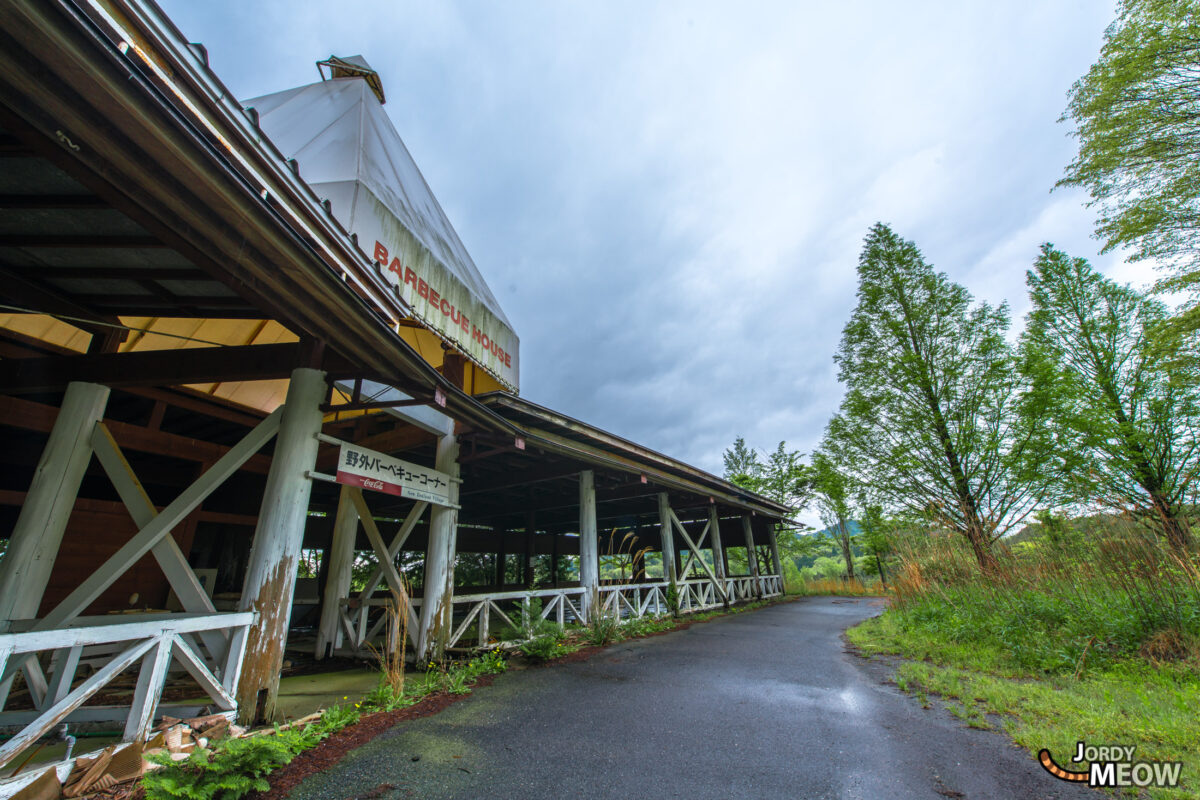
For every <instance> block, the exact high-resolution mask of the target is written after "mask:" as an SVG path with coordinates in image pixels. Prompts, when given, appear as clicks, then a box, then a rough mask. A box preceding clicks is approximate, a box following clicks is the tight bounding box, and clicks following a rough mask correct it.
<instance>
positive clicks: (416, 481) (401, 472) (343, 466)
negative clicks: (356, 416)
mask: <svg viewBox="0 0 1200 800" xmlns="http://www.w3.org/2000/svg"><path fill="white" fill-rule="evenodd" d="M336 477H337V482H338V483H344V484H346V485H348V486H358V487H361V488H363V489H369V490H371V491H373V492H383V493H384V494H391V495H395V496H397V497H408V498H412V499H413V500H425V501H427V502H430V503H437V504H438V505H443V506H449V505H453V503H451V502H450V482H451V480H452V479H451V477H450V476H449V475H447V474H446V473H444V472H438V471H437V470H436V469H429V468H428V467H422V466H420V465H419V464H413V463H412V462H409V461H403V460H401V459H399V458H392V457H391V456H386V455H384V454H383V453H377V452H375V451H374V450H367V449H366V448H364V447H358V446H356V445H352V444H343V445H342V446H341V448H340V450H339V451H338V466H337V476H336Z"/></svg>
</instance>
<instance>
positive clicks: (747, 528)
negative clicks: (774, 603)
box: [742, 514, 761, 595]
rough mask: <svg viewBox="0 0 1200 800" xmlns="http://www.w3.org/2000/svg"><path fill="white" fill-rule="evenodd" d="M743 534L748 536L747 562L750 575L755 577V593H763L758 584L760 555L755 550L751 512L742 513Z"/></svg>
mask: <svg viewBox="0 0 1200 800" xmlns="http://www.w3.org/2000/svg"><path fill="white" fill-rule="evenodd" d="M742 535H743V536H744V537H745V538H746V563H747V564H749V565H750V576H751V577H752V578H754V594H755V595H758V594H761V590H760V588H759V585H758V555H757V554H756V553H755V552H754V528H753V527H752V523H751V521H750V515H749V514H743V515H742Z"/></svg>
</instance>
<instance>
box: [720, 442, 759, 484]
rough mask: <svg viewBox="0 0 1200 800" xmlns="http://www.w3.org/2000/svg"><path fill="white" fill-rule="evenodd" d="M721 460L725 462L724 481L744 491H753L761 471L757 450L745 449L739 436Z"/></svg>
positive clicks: (744, 444) (744, 443)
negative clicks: (734, 484)
mask: <svg viewBox="0 0 1200 800" xmlns="http://www.w3.org/2000/svg"><path fill="white" fill-rule="evenodd" d="M721 458H722V459H723V460H724V462H725V479H726V480H728V481H731V482H733V483H736V484H737V485H738V486H741V487H742V488H744V489H750V490H751V491H754V490H755V487H756V486H757V485H758V480H759V477H760V475H761V474H762V469H763V465H762V461H760V460H759V458H758V451H757V450H755V449H754V448H753V447H747V446H746V440H745V439H743V438H742V437H741V436H739V437H737V438H736V439H734V441H733V445H732V446H731V447H730V448H729V449H728V450H726V451H725V452H724V453H723V454H722V456H721Z"/></svg>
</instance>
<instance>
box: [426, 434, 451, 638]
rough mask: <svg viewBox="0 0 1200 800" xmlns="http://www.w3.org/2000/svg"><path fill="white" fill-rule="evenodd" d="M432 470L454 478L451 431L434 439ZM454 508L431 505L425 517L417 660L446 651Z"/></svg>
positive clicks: (448, 632) (449, 611) (448, 636)
mask: <svg viewBox="0 0 1200 800" xmlns="http://www.w3.org/2000/svg"><path fill="white" fill-rule="evenodd" d="M434 469H436V470H438V471H440V472H445V473H447V474H449V475H450V477H452V478H457V477H458V471H459V470H458V440H457V438H456V437H455V436H454V434H447V435H446V436H442V437H440V438H439V439H438V445H437V455H436V457H435V459H434ZM450 502H451V503H454V504H456V505H457V504H458V482H457V481H451V483H450ZM457 530H458V511H457V510H456V509H454V508H448V507H446V506H440V505H439V506H434V507H433V511H432V512H430V518H429V544H428V547H427V549H426V553H425V596H424V600H423V602H422V604H421V620H420V627H419V628H418V631H417V646H416V651H417V653H416V657H417V661H418V662H430V661H436V660H438V659H440V658H441V657H442V655H443V654H444V653H445V650H446V643H447V642H448V641H449V638H450V636H451V634H452V633H453V622H454V606H453V599H454V559H455V546H456V544H457Z"/></svg>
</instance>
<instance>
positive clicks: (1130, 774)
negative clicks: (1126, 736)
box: [1038, 742, 1183, 788]
mask: <svg viewBox="0 0 1200 800" xmlns="http://www.w3.org/2000/svg"><path fill="white" fill-rule="evenodd" d="M1136 750H1137V748H1136V747H1135V746H1133V745H1089V744H1088V743H1087V742H1076V744H1075V755H1074V757H1073V758H1072V759H1071V760H1072V761H1075V762H1077V763H1081V764H1087V765H1088V769H1087V771H1086V772H1076V771H1074V770H1069V769H1063V768H1062V767H1060V766H1059V765H1058V764H1057V763H1056V762H1055V760H1054V757H1053V756H1051V755H1050V751H1049V750H1047V749H1045V748H1042V750H1041V751H1040V752H1039V753H1038V761H1039V762H1040V763H1041V765H1042V767H1043V768H1044V769H1045V770H1046V772H1049V773H1050V774H1051V775H1053V776H1054V777H1056V778H1058V779H1059V780H1064V781H1073V782H1077V783H1086V784H1087V785H1088V786H1099V787H1109V788H1117V787H1127V786H1138V787H1144V786H1178V785H1179V773H1180V771H1181V770H1182V769H1183V762H1181V761H1134V760H1133V754H1134V752H1135V751H1136Z"/></svg>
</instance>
